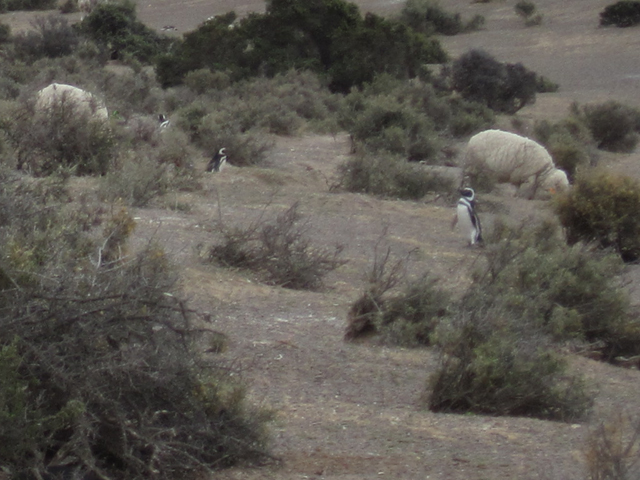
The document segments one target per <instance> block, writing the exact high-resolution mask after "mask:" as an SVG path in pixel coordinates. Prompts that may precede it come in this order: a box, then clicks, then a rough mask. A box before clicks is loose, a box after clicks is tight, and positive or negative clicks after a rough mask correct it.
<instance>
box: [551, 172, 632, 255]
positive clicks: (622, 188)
mask: <svg viewBox="0 0 640 480" xmlns="http://www.w3.org/2000/svg"><path fill="white" fill-rule="evenodd" d="M636 208H640V185H639V184H638V182H637V181H636V180H634V179H632V178H630V177H627V176H624V175H620V174H616V173H612V172H607V171H605V170H596V171H590V172H585V173H584V174H582V175H579V176H578V178H577V180H576V182H575V184H574V187H573V188H572V189H571V190H570V191H569V192H568V193H567V194H565V195H562V196H559V197H558V198H557V202H556V211H557V213H558V216H559V217H560V221H561V222H562V225H563V226H564V228H565V229H566V232H567V240H568V241H569V243H571V244H574V243H577V242H580V241H584V242H595V244H596V245H598V246H599V247H601V248H604V249H612V250H614V251H615V252H617V253H618V255H620V257H621V258H622V259H623V260H624V261H625V262H633V261H636V260H638V258H640V220H639V219H638V218H637V216H636V215H635V213H634V212H635V211H636Z"/></svg>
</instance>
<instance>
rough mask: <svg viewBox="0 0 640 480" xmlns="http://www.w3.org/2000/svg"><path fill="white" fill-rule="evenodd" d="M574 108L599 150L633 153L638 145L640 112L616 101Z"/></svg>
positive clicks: (639, 138) (575, 106)
mask: <svg viewBox="0 0 640 480" xmlns="http://www.w3.org/2000/svg"><path fill="white" fill-rule="evenodd" d="M573 108H574V110H575V111H576V112H577V114H578V115H579V116H580V117H581V118H582V119H583V121H584V122H585V123H586V124H587V127H588V128H589V130H590V132H591V135H592V136H593V139H594V140H595V142H596V144H597V145H598V148H601V149H603V150H608V151H611V152H631V151H633V149H634V148H635V147H636V145H637V144H638V140H640V135H639V133H640V110H638V109H636V108H634V107H629V106H627V105H623V104H621V103H619V102H616V101H615V100H610V101H608V102H604V103H599V104H589V105H584V106H583V107H579V106H577V105H574V107H573Z"/></svg>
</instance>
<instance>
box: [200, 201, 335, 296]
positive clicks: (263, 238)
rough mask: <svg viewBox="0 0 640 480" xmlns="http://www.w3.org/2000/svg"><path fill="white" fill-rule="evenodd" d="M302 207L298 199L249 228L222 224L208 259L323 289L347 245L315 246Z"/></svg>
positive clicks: (276, 281)
mask: <svg viewBox="0 0 640 480" xmlns="http://www.w3.org/2000/svg"><path fill="white" fill-rule="evenodd" d="M298 208H299V207H298V204H297V203H296V204H294V205H293V206H291V207H290V208H289V209H288V210H286V211H285V212H283V213H281V214H280V215H278V216H277V217H276V218H275V220H274V221H272V222H267V221H265V220H263V219H262V218H260V219H258V220H257V221H256V222H254V223H253V224H251V225H249V226H248V227H246V228H241V227H227V226H225V225H221V233H222V237H223V238H222V241H221V242H219V243H216V244H214V245H213V246H211V247H209V248H208V249H207V253H206V258H207V260H208V261H215V262H217V263H219V264H222V265H225V266H229V267H239V268H244V269H248V270H251V271H255V272H257V273H258V274H259V275H260V276H261V277H262V278H263V279H264V281H265V282H267V283H269V284H271V285H278V286H281V287H284V288H292V289H299V290H303V289H306V290H315V289H319V288H320V287H322V280H323V277H324V276H325V275H326V274H327V273H329V272H331V271H333V270H335V269H336V268H338V267H340V266H342V265H343V264H344V263H345V261H344V260H341V259H340V254H341V252H342V249H343V247H342V246H340V245H336V246H335V247H334V248H333V249H328V248H320V247H315V246H314V245H313V244H312V243H311V241H310V240H309V237H308V236H307V234H306V232H307V230H308V227H309V226H308V224H306V223H304V222H301V220H302V217H301V215H300V214H299V213H298Z"/></svg>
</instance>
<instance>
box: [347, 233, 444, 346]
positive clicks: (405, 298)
mask: <svg viewBox="0 0 640 480" xmlns="http://www.w3.org/2000/svg"><path fill="white" fill-rule="evenodd" d="M378 248H379V245H376V247H375V250H374V259H373V263H372V266H371V270H370V272H369V274H368V276H367V285H366V287H365V289H364V292H363V294H362V296H361V297H360V298H358V299H357V300H356V301H355V302H353V304H352V305H351V307H350V309H349V312H348V314H347V328H346V330H345V336H344V338H345V340H347V341H353V340H357V339H359V338H364V337H369V336H372V335H377V336H378V337H379V340H380V341H381V342H382V343H385V344H392V345H402V346H407V347H417V346H426V345H429V344H430V343H431V333H432V332H433V330H434V329H435V327H436V326H437V324H438V323H439V322H440V321H441V319H442V318H444V317H445V316H446V315H447V314H448V313H449V310H448V308H449V305H450V304H451V298H450V295H449V294H448V293H447V292H445V291H444V290H442V289H440V288H438V287H437V283H438V280H437V279H435V278H433V277H431V276H430V275H427V274H425V275H422V276H420V277H418V278H415V279H408V278H407V276H406V272H405V269H406V261H407V259H393V258H392V255H391V249H390V248H387V249H386V251H385V252H384V254H379V253H378ZM409 255H411V254H409Z"/></svg>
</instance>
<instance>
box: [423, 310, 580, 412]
mask: <svg viewBox="0 0 640 480" xmlns="http://www.w3.org/2000/svg"><path fill="white" fill-rule="evenodd" d="M519 323H520V320H519V319H517V318H514V317H512V316H511V314H510V313H509V312H507V311H504V310H503V309H501V308H499V307H494V308H489V309H482V310H476V309H466V308H464V307H463V308H462V309H461V310H460V311H459V312H457V313H454V315H453V317H452V318H451V320H450V321H448V322H447V321H445V322H442V323H441V324H440V326H439V328H438V329H437V331H436V334H435V338H436V343H437V346H438V348H439V351H440V357H439V365H438V368H437V370H436V372H435V373H433V374H432V376H431V377H430V378H429V382H428V387H427V393H426V398H425V403H426V405H427V406H428V408H429V409H430V410H432V411H436V412H455V413H466V412H473V413H481V414H489V415H509V416H527V417H536V418H543V419H551V420H561V421H574V420H577V419H581V418H584V416H585V415H586V414H587V413H588V412H589V410H590V408H591V404H592V401H591V400H590V397H589V395H588V393H587V391H586V384H585V382H584V380H582V378H581V377H579V376H576V375H571V374H568V372H567V364H566V362H565V361H564V360H563V359H562V358H561V357H560V356H559V355H558V354H556V353H554V352H553V350H551V349H550V348H549V345H548V344H546V342H545V341H544V339H543V338H542V337H540V336H539V335H537V334H536V333H535V331H527V328H526V326H523V325H519Z"/></svg>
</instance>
